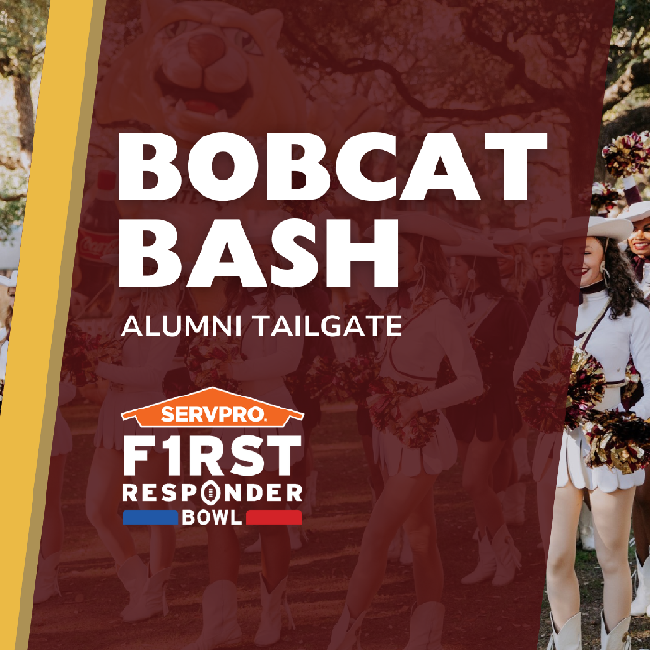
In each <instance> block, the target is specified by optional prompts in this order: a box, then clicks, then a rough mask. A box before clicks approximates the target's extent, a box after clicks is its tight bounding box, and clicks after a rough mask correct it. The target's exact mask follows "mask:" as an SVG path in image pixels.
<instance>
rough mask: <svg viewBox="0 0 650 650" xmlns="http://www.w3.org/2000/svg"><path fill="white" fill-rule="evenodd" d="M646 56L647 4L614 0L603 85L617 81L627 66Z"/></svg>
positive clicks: (649, 34) (649, 40)
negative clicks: (612, 20) (605, 78)
mask: <svg viewBox="0 0 650 650" xmlns="http://www.w3.org/2000/svg"><path fill="white" fill-rule="evenodd" d="M648 55H650V3H649V2H648V1H647V0H616V3H615V5H614V23H613V28H612V40H611V44H610V52H609V65H608V70H607V85H608V86H610V85H612V84H614V83H616V82H617V81H618V79H619V78H620V77H621V75H622V74H623V73H624V72H625V70H626V69H627V67H628V66H629V65H630V64H631V63H633V62H635V61H642V60H647V59H648Z"/></svg>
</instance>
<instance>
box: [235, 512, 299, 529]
mask: <svg viewBox="0 0 650 650" xmlns="http://www.w3.org/2000/svg"><path fill="white" fill-rule="evenodd" d="M246 525H247V526H302V512H301V511H300V510H247V511H246Z"/></svg>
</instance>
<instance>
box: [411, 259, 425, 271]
mask: <svg viewBox="0 0 650 650" xmlns="http://www.w3.org/2000/svg"><path fill="white" fill-rule="evenodd" d="M423 268H424V267H423V266H422V262H418V263H417V264H416V265H415V266H414V267H413V270H414V271H415V272H416V273H422V269H423Z"/></svg>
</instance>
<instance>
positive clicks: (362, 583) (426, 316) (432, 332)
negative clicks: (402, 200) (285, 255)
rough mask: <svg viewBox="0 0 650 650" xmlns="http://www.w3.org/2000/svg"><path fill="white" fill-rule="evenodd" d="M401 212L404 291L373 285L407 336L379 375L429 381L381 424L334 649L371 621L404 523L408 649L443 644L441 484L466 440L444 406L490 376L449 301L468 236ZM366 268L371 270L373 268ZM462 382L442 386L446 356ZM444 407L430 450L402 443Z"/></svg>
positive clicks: (386, 355)
mask: <svg viewBox="0 0 650 650" xmlns="http://www.w3.org/2000/svg"><path fill="white" fill-rule="evenodd" d="M387 216H390V217H393V216H396V217H397V218H398V219H399V232H400V236H399V244H398V265H399V282H400V286H399V290H398V291H397V292H392V293H390V290H382V289H375V288H374V287H373V283H372V280H371V279H368V281H366V282H365V283H364V285H365V286H366V289H367V290H368V292H369V293H370V295H371V296H372V297H373V299H374V300H375V302H376V303H377V304H378V305H379V306H382V305H386V312H387V313H391V314H399V315H401V316H402V321H403V324H402V335H401V336H400V337H393V338H388V337H387V336H385V335H384V336H383V338H382V344H381V345H380V358H381V359H382V365H381V370H380V373H379V376H380V378H382V377H384V378H390V379H393V380H396V381H406V382H410V383H412V382H415V384H416V386H418V387H420V388H428V390H427V391H426V392H424V393H423V394H421V395H420V396H419V397H412V398H408V399H407V398H403V399H402V401H401V402H400V405H399V414H400V415H401V417H400V415H397V413H394V415H393V417H394V418H395V420H394V421H393V422H392V423H390V424H389V425H388V426H387V428H385V429H383V430H378V429H377V428H375V429H374V431H373V437H374V441H375V449H376V452H377V454H378V458H379V460H380V462H381V464H382V465H383V467H384V468H385V469H386V470H387V475H388V478H387V480H386V482H385V485H384V490H383V492H382V494H381V496H380V497H379V499H378V500H377V503H376V505H375V507H374V509H373V511H372V514H371V516H370V521H369V523H368V525H367V527H366V530H365V532H364V535H363V541H362V543H361V551H360V554H359V559H358V561H357V566H356V568H355V570H354V573H353V575H352V578H351V580H350V585H349V588H348V593H347V598H346V603H345V608H344V610H343V614H342V615H341V617H340V619H339V621H338V622H337V623H336V625H335V626H334V629H333V630H332V636H331V642H330V645H329V650H350V649H351V648H352V647H353V646H354V645H355V644H356V643H357V640H358V636H359V633H360V628H361V624H362V622H363V618H364V616H365V615H366V612H367V611H368V608H369V607H370V604H371V602H372V599H373V597H374V595H375V593H376V592H377V590H378V589H379V588H380V586H381V583H382V581H383V578H384V573H385V570H386V561H387V554H388V547H389V545H390V542H391V540H392V539H393V537H394V536H395V533H396V531H397V530H398V528H399V527H400V526H402V525H404V527H405V530H406V532H407V535H408V537H409V541H410V545H411V548H412V551H413V574H414V578H415V589H416V593H417V604H418V606H417V608H416V609H415V611H414V613H413V616H412V618H411V632H410V641H409V645H408V648H409V650H425V649H428V650H440V639H441V636H442V625H443V618H444V611H445V608H444V606H443V605H442V603H441V602H440V601H441V597H442V588H443V569H442V564H441V559H440V554H439V551H438V545H437V541H436V522H435V513H434V501H433V486H434V484H435V482H436V478H437V476H438V475H439V474H440V473H441V472H442V471H443V470H445V469H449V467H451V466H452V465H453V464H454V462H455V461H456V455H457V446H456V440H455V438H454V435H453V433H452V431H451V429H450V426H449V422H448V421H447V419H446V417H445V416H444V415H443V414H442V412H440V411H441V409H444V408H447V407H449V406H452V405H453V404H459V403H461V402H464V401H466V400H468V399H471V398H472V397H476V396H477V395H479V394H480V393H481V391H482V381H481V374H480V370H479V368H478V364H477V362H476V356H475V354H474V352H473V350H472V348H471V345H470V342H469V337H468V336H467V329H466V327H465V325H464V323H463V320H462V317H461V315H460V313H459V311H458V309H457V308H456V307H454V306H453V305H452V304H451V301H450V300H449V289H448V277H447V274H448V271H447V262H446V260H445V258H444V255H443V253H442V250H441V249H440V244H441V243H443V244H450V245H457V244H459V243H460V237H459V235H458V233H457V232H456V230H455V229H454V228H453V227H452V226H451V225H449V224H448V223H447V222H446V221H443V220H441V219H438V218H436V217H434V216H432V215H430V214H428V213H423V212H398V213H393V214H390V215H387ZM364 270H366V269H364ZM445 355H446V356H447V357H448V358H449V360H450V362H451V367H452V369H453V371H454V373H455V375H456V380H455V381H453V382H451V383H450V384H447V385H446V386H444V387H442V388H439V389H436V388H435V384H436V375H437V373H438V370H439V367H440V362H441V361H442V359H443V357H444V356H445ZM436 410H437V411H438V412H439V423H438V425H437V426H436V427H435V430H434V432H433V436H432V437H431V438H430V439H429V441H428V442H427V443H426V444H425V445H424V446H423V447H410V446H407V445H406V444H403V443H402V442H401V441H400V439H399V438H398V437H397V433H398V432H399V431H400V430H401V429H402V427H403V426H405V425H406V424H407V423H409V422H411V420H412V419H413V417H414V416H416V415H417V414H418V413H420V412H425V413H428V412H432V411H436Z"/></svg>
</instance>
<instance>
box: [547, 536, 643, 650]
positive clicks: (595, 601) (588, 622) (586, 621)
mask: <svg viewBox="0 0 650 650" xmlns="http://www.w3.org/2000/svg"><path fill="white" fill-rule="evenodd" d="M634 553H635V551H634V546H631V547H630V552H629V558H630V566H631V567H632V570H634V569H635V559H634V558H635V555H634ZM576 573H577V575H578V581H579V583H580V608H581V611H582V647H583V648H584V649H585V650H591V649H592V648H593V649H597V648H600V612H601V607H602V602H603V574H602V571H601V570H600V566H599V565H598V562H597V560H596V553H595V552H593V551H583V550H582V549H578V551H577V556H576ZM549 612H550V609H549V605H548V598H547V597H546V592H544V600H543V601H542V618H541V626H540V634H539V643H538V649H539V650H546V647H547V645H548V639H549V634H550V632H551V624H550V621H549ZM630 632H631V634H632V647H633V648H634V649H636V648H650V618H648V617H647V616H644V617H639V618H633V619H632V624H631V626H630Z"/></svg>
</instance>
